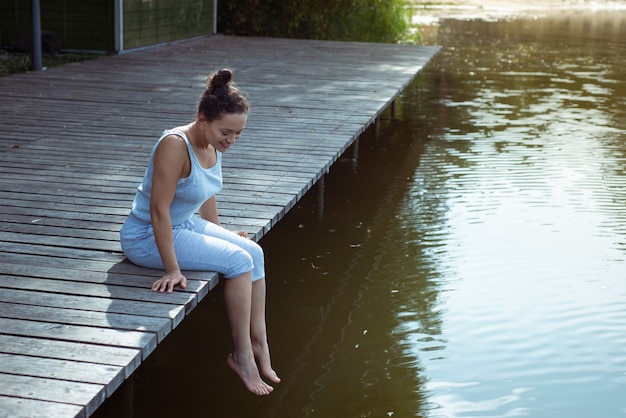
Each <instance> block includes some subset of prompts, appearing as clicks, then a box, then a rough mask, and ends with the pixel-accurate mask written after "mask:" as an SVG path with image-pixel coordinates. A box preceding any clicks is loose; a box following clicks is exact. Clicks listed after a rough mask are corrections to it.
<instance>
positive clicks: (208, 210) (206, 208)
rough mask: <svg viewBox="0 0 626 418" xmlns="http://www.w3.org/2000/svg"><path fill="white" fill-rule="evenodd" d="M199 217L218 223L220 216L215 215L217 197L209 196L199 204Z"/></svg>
mask: <svg viewBox="0 0 626 418" xmlns="http://www.w3.org/2000/svg"><path fill="white" fill-rule="evenodd" d="M200 217H201V218H202V219H204V220H206V221H209V222H213V223H214V224H217V225H220V218H219V216H218V215H217V199H215V196H213V197H211V198H210V199H209V200H207V201H206V202H204V203H203V204H202V206H200Z"/></svg>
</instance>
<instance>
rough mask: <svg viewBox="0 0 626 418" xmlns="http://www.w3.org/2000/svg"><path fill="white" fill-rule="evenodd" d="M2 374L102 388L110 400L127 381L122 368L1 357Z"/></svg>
mask: <svg viewBox="0 0 626 418" xmlns="http://www.w3.org/2000/svg"><path fill="white" fill-rule="evenodd" d="M0 365H1V367H2V369H1V370H0V372H1V373H6V374H14V375H18V376H33V377H43V378H50V379H58V380H67V381H69V382H82V383H92V384H97V385H103V386H104V387H105V392H106V395H107V397H108V396H111V395H112V394H113V392H114V391H115V389H117V388H118V387H119V386H120V385H121V384H122V382H123V381H124V369H123V368H121V367H116V366H110V365H102V364H96V363H81V362H76V361H70V360H58V359H50V358H40V357H29V356H22V355H16V354H5V353H0Z"/></svg>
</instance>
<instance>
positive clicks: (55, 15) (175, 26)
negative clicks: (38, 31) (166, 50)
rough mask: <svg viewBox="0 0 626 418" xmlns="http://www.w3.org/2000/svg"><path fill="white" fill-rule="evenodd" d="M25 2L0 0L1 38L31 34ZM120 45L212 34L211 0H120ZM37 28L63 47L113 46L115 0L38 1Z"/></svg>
mask: <svg viewBox="0 0 626 418" xmlns="http://www.w3.org/2000/svg"><path fill="white" fill-rule="evenodd" d="M30 3H31V2H30V1H28V0H0V37H1V40H2V44H3V45H5V46H7V45H11V44H12V42H13V40H14V38H15V36H16V34H20V33H21V34H22V36H23V34H24V33H26V34H30V27H31V21H30V19H31V15H30ZM122 4H123V32H124V33H123V43H124V49H125V50H128V49H133V48H140V47H145V46H148V45H154V44H158V43H165V42H171V41H175V40H179V39H185V38H191V37H194V36H200V35H209V34H211V33H212V32H213V5H214V1H213V0H122ZM40 5H41V28H42V30H44V31H49V32H52V33H54V35H55V36H56V37H57V38H58V39H59V40H60V41H61V43H62V47H63V48H65V49H86V50H100V51H114V50H115V32H114V30H115V21H114V19H115V0H40Z"/></svg>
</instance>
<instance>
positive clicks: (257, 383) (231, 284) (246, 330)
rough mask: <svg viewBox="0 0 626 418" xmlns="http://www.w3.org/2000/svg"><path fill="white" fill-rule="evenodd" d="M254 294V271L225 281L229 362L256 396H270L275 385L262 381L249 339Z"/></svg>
mask: <svg viewBox="0 0 626 418" xmlns="http://www.w3.org/2000/svg"><path fill="white" fill-rule="evenodd" d="M252 296H253V291H252V279H251V273H245V274H242V275H240V276H238V277H235V278H232V279H226V280H225V283H224V299H225V302H226V313H227V315H228V321H229V324H230V331H231V334H232V338H233V345H234V348H233V352H232V353H231V354H230V355H229V356H228V359H227V362H228V365H229V366H230V368H231V369H233V371H235V373H237V375H239V377H240V378H241V380H242V381H243V383H244V384H245V385H246V387H247V388H248V390H250V391H251V392H252V393H254V394H256V395H268V394H270V393H271V392H272V390H274V388H272V387H271V386H270V385H268V384H267V383H265V382H264V381H263V380H261V376H260V375H259V370H258V368H257V365H256V363H255V361H254V352H253V347H252V342H251V339H250V330H251V322H250V318H251V313H252V305H253V303H252ZM268 355H269V351H268Z"/></svg>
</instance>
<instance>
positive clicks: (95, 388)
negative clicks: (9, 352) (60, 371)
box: [0, 373, 106, 416]
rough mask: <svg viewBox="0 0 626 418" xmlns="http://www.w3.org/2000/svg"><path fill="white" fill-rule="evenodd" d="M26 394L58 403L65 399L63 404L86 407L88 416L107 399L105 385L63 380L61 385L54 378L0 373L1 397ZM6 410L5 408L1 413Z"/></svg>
mask: <svg viewBox="0 0 626 418" xmlns="http://www.w3.org/2000/svg"><path fill="white" fill-rule="evenodd" d="M24 395H28V396H30V397H31V398H30V399H34V400H39V401H50V402H57V403H58V402H59V401H60V400H63V404H69V405H76V406H79V407H81V408H82V407H84V408H85V412H86V416H89V415H91V414H93V413H94V412H95V411H96V409H97V408H98V407H99V406H100V405H102V403H104V400H105V399H106V394H105V392H104V386H103V385H94V384H91V383H81V382H63V384H62V385H60V384H59V381H58V380H54V379H42V378H36V377H32V376H17V375H10V374H4V373H0V397H1V396H7V397H13V398H23V397H24ZM1 402H2V401H1V400H0V405H1ZM0 408H1V406H0ZM6 412H7V411H6V410H3V412H0V415H2V414H3V413H6ZM10 416H13V415H10Z"/></svg>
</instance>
